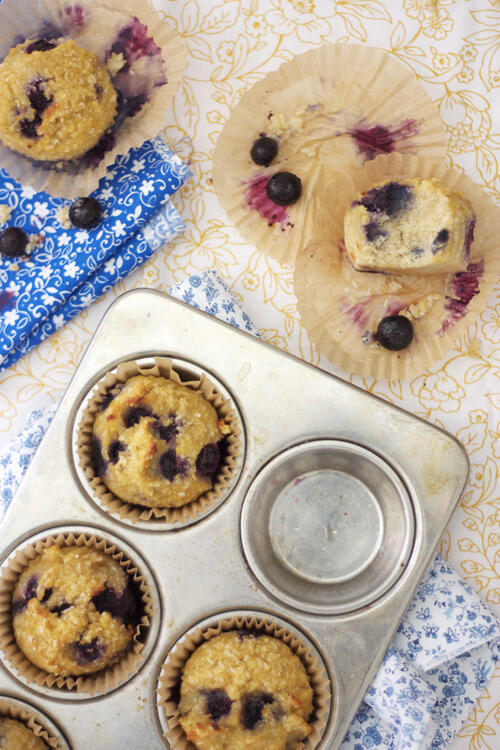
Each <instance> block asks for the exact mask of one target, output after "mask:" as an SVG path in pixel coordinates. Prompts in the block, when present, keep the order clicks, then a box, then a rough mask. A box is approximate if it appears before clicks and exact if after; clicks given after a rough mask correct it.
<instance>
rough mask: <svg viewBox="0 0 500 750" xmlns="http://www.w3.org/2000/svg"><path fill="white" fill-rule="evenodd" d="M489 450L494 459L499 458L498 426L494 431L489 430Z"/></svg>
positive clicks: (499, 429)
mask: <svg viewBox="0 0 500 750" xmlns="http://www.w3.org/2000/svg"><path fill="white" fill-rule="evenodd" d="M490 438H491V441H492V442H491V450H492V453H493V455H494V456H495V458H500V424H497V428H496V430H490Z"/></svg>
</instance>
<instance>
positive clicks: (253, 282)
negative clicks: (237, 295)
mask: <svg viewBox="0 0 500 750" xmlns="http://www.w3.org/2000/svg"><path fill="white" fill-rule="evenodd" d="M242 284H243V286H244V287H245V289H246V290H247V292H255V290H256V289H258V288H259V286H260V278H259V276H258V275H257V274H256V273H253V271H247V272H246V273H245V275H244V276H243V278H242Z"/></svg>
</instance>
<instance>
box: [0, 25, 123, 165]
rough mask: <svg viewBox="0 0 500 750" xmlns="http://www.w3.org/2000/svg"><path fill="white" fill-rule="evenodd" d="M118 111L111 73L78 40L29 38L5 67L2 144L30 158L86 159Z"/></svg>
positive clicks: (0, 70) (1, 75) (0, 97)
mask: <svg viewBox="0 0 500 750" xmlns="http://www.w3.org/2000/svg"><path fill="white" fill-rule="evenodd" d="M116 111H117V92H116V90H115V88H114V87H113V85H112V83H111V79H110V76H109V73H108V71H107V70H106V68H105V67H104V65H102V64H101V63H100V62H99V59H98V57H97V55H96V54H95V53H94V52H90V51H88V50H86V49H83V47H80V46H79V45H77V44H76V42H74V41H73V39H67V40H66V41H59V40H47V39H35V40H31V39H28V40H27V41H25V42H23V43H22V44H18V45H16V46H15V47H13V48H12V49H11V50H10V52H9V54H8V55H7V57H6V58H5V60H4V61H3V62H2V63H1V65H0V140H1V141H2V143H3V144H4V145H5V146H7V147H8V148H10V149H12V150H13V151H17V152H18V153H20V154H23V155H24V156H28V157H30V158H31V159H35V160H38V161H47V162H57V161H65V160H70V159H75V158H78V157H81V156H83V155H84V154H85V153H87V152H88V151H90V150H91V149H92V148H93V147H94V146H96V144H97V143H98V142H99V141H100V139H101V137H102V136H103V135H104V134H105V133H106V131H108V129H109V128H110V127H111V126H112V125H113V122H114V119H115V115H116Z"/></svg>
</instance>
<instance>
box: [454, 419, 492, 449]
mask: <svg viewBox="0 0 500 750" xmlns="http://www.w3.org/2000/svg"><path fill="white" fill-rule="evenodd" d="M487 433H488V415H487V414H486V412H484V411H483V410H482V409H476V410H475V411H472V412H470V413H469V424H468V425H466V426H465V427H461V428H460V429H459V430H458V432H457V438H458V439H459V440H460V441H461V442H462V443H463V445H464V447H465V448H466V450H467V452H468V453H469V454H471V453H474V452H475V451H478V450H480V449H481V448H482V447H483V445H484V443H485V441H486V436H487Z"/></svg>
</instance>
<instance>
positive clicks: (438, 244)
mask: <svg viewBox="0 0 500 750" xmlns="http://www.w3.org/2000/svg"><path fill="white" fill-rule="evenodd" d="M449 239H450V233H449V232H448V230H447V229H441V230H440V231H439V232H438V233H437V234H436V236H435V237H434V240H433V241H432V254H433V255H434V254H435V253H437V252H438V251H439V250H442V249H443V247H444V246H445V245H446V243H447V242H448V240H449Z"/></svg>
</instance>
